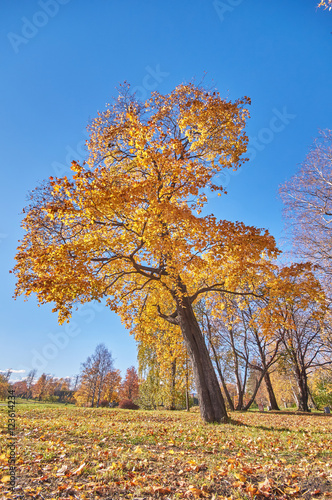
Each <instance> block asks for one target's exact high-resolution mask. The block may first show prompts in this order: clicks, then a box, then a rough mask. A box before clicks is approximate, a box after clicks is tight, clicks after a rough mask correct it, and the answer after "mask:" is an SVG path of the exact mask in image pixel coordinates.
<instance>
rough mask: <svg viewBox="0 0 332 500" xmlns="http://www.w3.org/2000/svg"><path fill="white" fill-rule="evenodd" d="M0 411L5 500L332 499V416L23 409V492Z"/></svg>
mask: <svg viewBox="0 0 332 500" xmlns="http://www.w3.org/2000/svg"><path fill="white" fill-rule="evenodd" d="M7 418H8V417H7V408H6V407H5V406H0V420H1V449H0V466H1V473H0V498H16V499H18V498H20V499H29V498H32V499H35V498H36V499H43V498H44V499H62V500H64V499H68V500H69V499H71V500H73V499H75V498H77V499H95V498H96V499H109V500H111V499H122V498H123V499H125V498H128V499H129V498H130V499H140V500H143V499H152V498H163V499H164V500H167V499H168V498H169V499H175V498H179V499H180V498H184V499H194V498H207V499H208V498H210V499H220V498H221V499H226V498H227V499H233V500H236V499H254V498H256V499H264V498H270V499H273V498H278V499H294V498H295V499H315V498H317V499H332V418H331V416H330V415H322V414H311V415H303V414H301V415H299V414H294V413H291V412H284V413H283V412H280V413H273V412H269V413H259V412H247V413H232V414H231V418H232V423H230V424H221V425H206V424H203V423H202V421H201V420H200V416H199V413H197V412H194V411H191V412H190V413H186V412H166V411H159V412H153V411H130V410H119V409H101V408H96V409H93V408H77V407H74V406H61V405H51V404H49V405H41V404H19V405H18V406H17V408H16V425H17V431H16V437H17V446H16V453H17V457H16V458H17V468H16V477H17V481H16V489H15V491H14V493H10V492H9V489H8V482H7V481H8V465H7V455H6V453H7V437H8V433H7V429H6V426H7Z"/></svg>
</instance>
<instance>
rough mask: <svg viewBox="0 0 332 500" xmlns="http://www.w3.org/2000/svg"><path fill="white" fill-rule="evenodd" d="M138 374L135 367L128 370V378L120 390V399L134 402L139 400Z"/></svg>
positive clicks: (126, 377)
mask: <svg viewBox="0 0 332 500" xmlns="http://www.w3.org/2000/svg"><path fill="white" fill-rule="evenodd" d="M138 393H139V383H138V374H137V370H136V368H135V367H134V366H131V367H130V368H127V371H126V376H125V378H124V380H123V382H122V385H121V389H120V399H123V400H128V399H129V400H130V401H134V400H136V399H137V398H138Z"/></svg>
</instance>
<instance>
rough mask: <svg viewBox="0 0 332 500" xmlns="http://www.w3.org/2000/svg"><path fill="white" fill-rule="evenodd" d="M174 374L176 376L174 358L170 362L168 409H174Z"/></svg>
mask: <svg viewBox="0 0 332 500" xmlns="http://www.w3.org/2000/svg"><path fill="white" fill-rule="evenodd" d="M175 376H176V359H174V360H173V361H172V363H171V405H170V408H169V409H170V410H175Z"/></svg>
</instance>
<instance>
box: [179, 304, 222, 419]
mask: <svg viewBox="0 0 332 500" xmlns="http://www.w3.org/2000/svg"><path fill="white" fill-rule="evenodd" d="M174 299H175V301H176V306H177V320H178V324H179V326H180V328H181V331H182V335H183V338H184V341H185V343H186V346H187V350H188V354H189V356H190V359H191V362H192V365H193V371H194V379H195V384H196V389H197V394H198V399H199V405H200V412H201V416H202V418H203V420H204V421H205V422H227V421H228V415H227V411H226V406H225V402H224V398H223V396H222V394H221V390H220V386H219V383H218V379H217V376H216V373H215V371H214V368H213V365H212V361H211V358H210V355H209V352H208V350H207V347H206V344H205V342H204V338H203V335H202V332H201V330H200V327H199V325H198V322H197V319H196V316H195V314H194V311H193V308H192V305H191V303H190V300H189V298H188V297H186V296H182V297H178V296H177V295H174Z"/></svg>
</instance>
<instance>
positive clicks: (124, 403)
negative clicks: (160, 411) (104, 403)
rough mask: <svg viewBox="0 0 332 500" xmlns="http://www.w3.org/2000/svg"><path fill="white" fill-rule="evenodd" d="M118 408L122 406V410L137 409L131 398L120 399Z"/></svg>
mask: <svg viewBox="0 0 332 500" xmlns="http://www.w3.org/2000/svg"><path fill="white" fill-rule="evenodd" d="M119 408H122V409H123V410H138V409H139V407H138V406H137V405H135V403H133V402H132V401H131V399H123V400H122V401H120V403H119Z"/></svg>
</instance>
